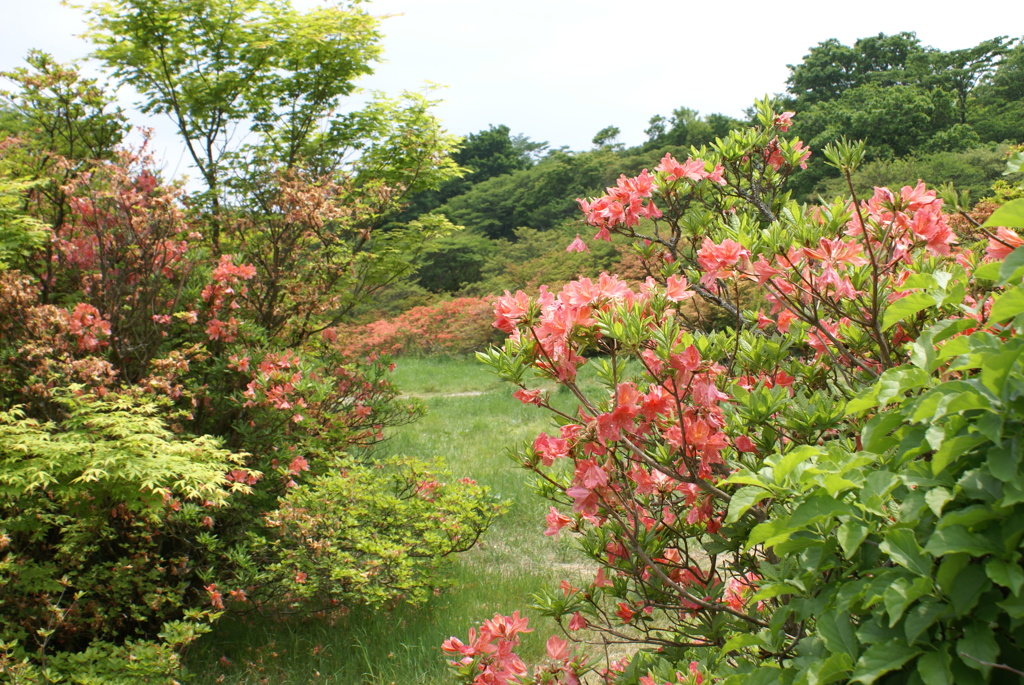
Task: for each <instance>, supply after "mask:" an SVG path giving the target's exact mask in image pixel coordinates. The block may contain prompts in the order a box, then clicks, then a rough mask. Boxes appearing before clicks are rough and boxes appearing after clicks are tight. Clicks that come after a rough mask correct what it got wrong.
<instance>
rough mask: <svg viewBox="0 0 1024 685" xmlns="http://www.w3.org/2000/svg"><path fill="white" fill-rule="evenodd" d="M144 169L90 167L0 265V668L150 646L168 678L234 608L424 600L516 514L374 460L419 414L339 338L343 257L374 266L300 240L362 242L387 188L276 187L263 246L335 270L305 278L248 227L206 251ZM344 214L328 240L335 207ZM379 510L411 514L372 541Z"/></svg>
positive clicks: (142, 653)
mask: <svg viewBox="0 0 1024 685" xmlns="http://www.w3.org/2000/svg"><path fill="white" fill-rule="evenodd" d="M151 169H152V167H151V163H150V160H149V159H148V157H147V156H146V155H145V153H144V152H138V151H136V152H130V151H121V152H120V153H118V154H117V155H116V156H115V159H114V160H112V161H109V162H96V163H94V164H93V165H92V166H91V167H89V170H88V172H87V173H81V174H78V175H76V176H74V177H73V178H72V179H71V180H70V181H68V182H67V183H66V184H65V185H64V186H63V192H64V193H65V196H64V197H65V199H66V201H67V214H66V218H65V220H64V221H63V222H62V223H60V224H59V225H58V226H55V227H53V228H51V229H49V230H48V236H47V237H48V240H47V242H46V244H45V246H44V248H43V249H39V250H32V249H20V248H19V250H18V251H15V252H13V253H12V254H13V255H14V256H15V257H17V259H13V260H12V263H11V264H10V265H9V266H11V267H17V268H16V269H15V268H10V269H4V270H3V271H0V433H2V434H3V435H2V441H0V490H2V495H3V497H2V498H0V554H2V556H0V585H2V586H3V591H2V592H0V615H2V616H3V620H2V621H0V624H2V628H0V643H2V645H3V650H5V651H4V656H3V657H0V658H2V661H0V669H8V667H10V668H14V667H15V665H18V666H17V667H18V668H19V669H21V670H23V671H24V672H25V673H29V674H32V673H37V672H41V671H42V670H45V669H46V668H47V667H50V668H71V667H72V666H71V664H74V663H78V662H79V661H80V660H81V659H82V658H84V657H83V656H82V655H87V654H94V655H99V656H98V657H97V658H99V657H102V658H103V659H107V660H108V662H104V664H100V665H96V666H95V668H92V671H91V672H93V673H94V676H93V677H94V678H95V679H96V680H103V681H109V678H108V675H109V674H108V673H107V670H105V669H107V668H108V667H109V670H110V671H111V672H115V671H117V669H116V665H115V664H112V663H110V662H109V660H110V659H115V658H118V656H119V655H120V656H122V657H123V656H125V655H137V656H138V658H140V659H142V658H145V659H147V660H148V661H147V662H146V664H147V665H146V666H145V668H140V669H136V671H135V672H136V674H137V675H140V674H141V675H140V677H141V676H142V675H146V676H148V675H153V677H154V678H157V677H162V678H163V680H161V681H160V682H170V681H171V680H172V679H173V677H174V668H175V665H176V663H177V661H176V656H175V654H176V652H175V650H177V649H180V648H181V647H182V646H183V645H184V644H186V643H187V642H188V641H189V640H191V639H192V638H194V637H195V635H197V634H198V633H199V632H201V631H202V629H203V628H204V626H205V624H207V623H209V622H210V621H212V620H213V619H215V618H216V617H217V616H219V615H220V614H221V613H222V612H223V611H224V610H247V609H256V608H258V609H259V610H260V611H261V612H262V613H263V614H264V615H270V616H275V615H284V614H286V613H290V612H294V611H300V610H301V611H307V612H309V611H340V610H343V609H344V608H345V606H346V605H350V604H354V603H359V602H364V603H372V604H381V603H385V602H394V601H399V600H406V601H422V599H424V598H425V596H426V595H427V594H428V591H429V590H430V589H432V588H433V587H434V584H435V582H436V571H437V569H438V568H439V565H440V563H441V562H442V561H443V560H444V559H445V558H446V557H447V556H449V555H451V554H453V553H455V552H458V551H462V550H464V549H466V548H468V547H469V546H471V545H472V544H473V542H474V541H475V540H476V539H477V537H478V536H479V535H480V533H481V532H482V531H483V530H484V529H485V528H486V527H487V525H488V524H489V523H490V521H491V519H492V518H493V516H494V515H496V514H497V512H498V511H500V507H499V506H498V505H497V504H496V503H494V502H492V501H491V500H490V498H489V497H488V496H487V493H486V491H485V489H484V488H481V487H479V486H477V485H475V484H473V483H467V482H460V481H458V480H455V479H449V478H447V476H446V475H445V473H444V471H443V469H441V468H440V467H439V466H438V465H435V464H418V463H414V462H411V461H408V460H395V461H394V463H390V462H389V463H380V464H375V463H372V462H371V460H370V458H369V456H367V453H366V452H365V450H363V449H362V448H363V447H365V446H368V445H371V444H373V443H375V442H377V441H379V440H380V439H381V438H382V437H383V430H384V429H385V427H387V426H391V425H396V424H400V423H402V422H406V421H409V420H412V419H414V418H416V417H417V416H419V413H420V409H419V407H418V406H416V405H415V404H408V403H403V402H399V401H398V399H397V391H396V390H395V388H394V387H393V386H392V384H391V383H390V381H389V368H388V365H387V364H386V363H384V362H381V361H379V360H378V361H374V362H364V361H358V362H357V361H353V360H352V358H351V356H350V355H349V353H348V351H347V350H346V349H344V348H343V347H342V346H341V345H339V343H338V341H337V339H336V337H335V336H332V335H331V334H330V333H328V331H333V330H334V329H333V328H332V325H334V324H336V323H337V321H338V317H339V316H340V313H339V311H340V310H343V309H344V307H345V304H344V303H343V302H342V300H346V301H347V298H351V297H352V296H353V293H352V292H349V291H346V288H347V285H348V281H346V280H345V278H347V277H348V276H345V277H344V278H343V277H342V275H343V274H347V273H349V272H347V271H346V269H345V267H344V266H343V265H342V262H343V261H344V259H345V256H344V255H345V254H347V255H348V257H349V258H351V259H360V258H361V257H355V256H353V254H352V252H353V251H352V248H351V244H349V247H347V248H346V247H342V243H345V240H344V239H342V237H338V239H337V244H336V245H335V247H336V248H337V249H336V250H334V251H333V252H332V253H331V254H330V255H329V257H330V258H331V260H332V261H331V263H330V264H320V265H317V264H315V263H312V262H311V257H310V255H309V253H308V250H307V248H309V245H308V242H309V240H306V238H308V236H309V235H311V231H312V230H313V228H316V229H317V230H319V231H320V232H321V235H326V233H325V232H326V231H328V230H329V229H330V230H337V231H339V232H341V233H345V232H346V231H348V230H350V229H351V231H353V232H356V233H358V231H356V229H355V228H352V226H350V225H348V224H346V223H345V222H344V221H342V219H345V221H349V222H352V223H354V224H356V225H360V217H359V216H358V215H359V213H360V212H361V211H364V210H365V211H367V212H371V213H373V214H374V216H378V215H379V214H380V213H381V212H382V211H384V208H382V206H381V203H386V202H387V201H388V200H387V197H386V194H385V195H382V196H380V197H378V198H377V199H378V200H379V201H380V202H379V203H377V204H373V205H372V206H370V207H364V206H363V205H362V204H360V203H359V202H356V201H355V200H353V198H352V197H351V196H344V197H341V196H336V195H332V194H331V193H332V192H333V191H331V192H328V191H330V190H331V188H333V186H332V185H331V184H326V183H312V182H311V183H307V184H306V185H303V184H302V183H301V182H300V181H299V180H296V179H286V180H284V181H282V184H283V187H282V188H280V189H279V192H280V194H281V195H282V196H283V197H282V199H281V201H280V203H279V206H280V207H281V208H283V209H282V210H281V211H282V212H285V211H287V215H286V216H284V217H279V218H278V225H279V227H283V228H282V230H281V231H280V232H278V233H274V232H268V235H270V237H271V238H272V237H274V235H277V236H278V237H279V238H280V239H281V240H284V241H286V242H287V241H292V242H289V243H288V244H289V245H290V246H291V248H292V251H291V252H290V253H288V258H289V259H292V260H293V261H294V260H305V262H306V264H305V265H306V266H307V267H308V268H309V269H311V270H314V271H315V270H317V269H318V268H319V267H322V268H320V270H319V271H316V273H317V274H318V275H319V276H318V277H322V280H319V281H318V280H316V279H315V278H313V277H312V276H310V278H309V279H307V281H306V282H304V284H303V287H302V288H298V287H297V286H295V284H294V283H293V281H292V280H291V279H292V278H293V277H294V275H293V274H291V273H290V272H288V273H287V276H285V275H282V274H283V273H285V272H287V268H285V267H287V263H283V262H279V263H276V265H275V268H278V269H280V271H274V269H272V268H270V267H269V266H267V265H266V264H265V263H262V262H257V263H254V262H253V261H250V259H249V258H248V257H249V256H250V255H248V254H247V253H246V251H245V250H246V248H248V247H251V241H252V240H253V238H252V236H250V235H247V234H246V233H245V232H244V230H243V228H240V227H238V226H234V225H226V226H225V230H224V231H223V233H222V235H221V237H222V239H223V240H224V241H225V242H227V241H228V240H229V239H230V240H234V241H235V242H236V245H237V246H238V250H237V251H235V252H230V253H228V252H225V253H222V254H216V255H214V254H211V253H210V250H209V249H208V247H207V245H206V244H205V242H204V240H203V237H202V235H201V233H200V231H199V230H198V226H197V224H194V223H192V222H191V221H190V220H189V219H188V218H187V216H186V212H185V210H184V207H183V203H182V198H181V193H180V192H179V191H177V190H175V189H174V188H168V187H167V186H165V185H163V184H161V183H160V182H159V180H158V179H157V178H156V176H155V175H154V173H153V172H152V170H151ZM15 189H17V188H15ZM265 190H266V191H267V192H268V193H272V192H273V187H268V188H267V189H265ZM349 190H351V188H350V189H349ZM378 190H380V189H378ZM21 191H22V192H32V188H31V187H23V188H21ZM374 192H375V193H376V192H377V191H374ZM295 197H300V198H301V199H302V202H299V201H298V200H295V202H294V203H292V204H299V205H301V207H300V208H301V209H303V210H308V211H306V212H300V211H299V209H298V208H296V207H294V206H292V204H289V202H291V200H289V198H292V199H294V198H295ZM325 198H326V199H325ZM314 200H316V201H314ZM342 201H345V202H349V201H351V202H352V204H351V206H350V207H349V208H348V209H347V210H346V211H345V212H341V210H339V209H338V208H337V207H334V211H335V214H328V219H331V220H332V221H334V220H336V221H335V223H332V224H331V226H325V225H324V224H323V221H324V218H323V216H322V214H323V213H324V212H326V210H325V209H324V207H323V203H324V202H327V203H328V204H329V203H330V202H335V203H340V202H342ZM318 202H320V204H318ZM349 210H350V211H349ZM341 213H343V214H344V215H345V216H344V217H340V214H341ZM336 214H338V215H339V216H335V215H336ZM303 222H306V224H307V225H306V229H308V230H303V229H302V228H301V224H302V223H303ZM28 228H31V229H32V230H40V229H39V228H38V226H37V225H35V224H33V225H32V226H28ZM284 229H287V230H284ZM26 230H27V229H26ZM360 230H365V229H360ZM304 236H305V237H306V238H304ZM264 238H266V236H264ZM303 240H306V243H303V242H302V241H303ZM23 242H25V244H31V241H23ZM260 245H261V246H265V245H266V243H265V242H261V243H260ZM276 254H278V255H279V256H280V255H282V254H283V252H282V250H277V252H276ZM4 257H5V258H10V255H8V254H7V253H6V252H5V254H4ZM392 258H394V259H397V257H395V256H394V255H392V256H391V257H389V259H392ZM325 259H327V256H325ZM348 264H349V265H350V266H351V260H350V261H349V262H348ZM367 268H368V269H370V270H371V271H372V270H374V269H376V265H373V266H372V267H367ZM339 274H342V275H339ZM367 278H369V276H368V277H367ZM371 280H372V279H371ZM318 287H319V288H321V290H320V291H319V293H320V295H322V298H321V300H320V301H316V294H317V292H318V291H317V288H318ZM332 288H334V289H337V290H339V291H344V292H335V291H332ZM319 333H324V334H322V335H321V334H319ZM443 480H451V481H452V482H450V483H448V484H447V485H443V486H442V485H441V482H442V481H443ZM423 483H434V484H436V485H434V486H432V488H433V489H430V491H429V492H426V491H422V492H421V491H420V490H419V488H420V486H421V484H423ZM342 504H343V505H344V507H343V508H344V509H345V511H344V512H342V511H341V510H339V509H338V508H337V506H340V505H342ZM342 513H344V515H345V516H347V517H349V518H348V519H346V520H347V521H348V522H349V525H341V524H340V522H341V521H342V518H341V515H342ZM314 515H316V516H325V517H338V525H334V526H332V527H330V528H329V529H323V528H321V527H319V526H320V524H319V523H315V524H314V522H313V521H312V520H311V518H310V517H311V516H314ZM381 516H382V517H393V520H394V521H395V524H394V525H393V526H390V527H385V528H386V530H384V529H377V528H374V529H370V530H369V531H368V530H366V529H365V527H364V526H363V523H364V522H365V521H366V520H372V519H374V518H376V517H381ZM353 521H358V522H359V524H358V525H356V524H354V523H353ZM310 526H312V527H313V528H316V529H317V531H318V532H313V531H311V530H310V529H309V528H310ZM377 533H380V535H377ZM368 534H369V536H368ZM257 561H258V564H257ZM300 577H301V578H302V579H303V582H301V583H300V582H298V580H297V579H298V578H300ZM340 578H345V579H346V580H345V581H344V582H339V579H340ZM307 588H310V589H315V591H313V592H307V591H305V590H306V589H307ZM19 664H20V665H19ZM58 665H60V666H58ZM146 669H150V671H151V672H150V671H147V670H146ZM123 670H124V669H122V671H123ZM83 672H85V671H84V670H83ZM53 673H55V674H56V673H59V671H53ZM25 677H26V678H28V677H30V675H26V676H25ZM47 677H49V676H47Z"/></svg>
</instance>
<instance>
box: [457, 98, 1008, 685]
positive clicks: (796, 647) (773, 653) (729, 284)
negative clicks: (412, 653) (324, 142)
mask: <svg viewBox="0 0 1024 685" xmlns="http://www.w3.org/2000/svg"><path fill="white" fill-rule="evenodd" d="M792 116H793V114H792V113H791V112H784V113H776V112H774V111H772V110H771V108H770V106H769V104H768V103H767V102H762V103H759V104H758V105H757V122H758V123H757V125H756V126H754V127H752V128H750V129H747V130H745V131H733V132H731V133H730V134H729V136H728V137H726V138H725V139H722V140H718V141H716V142H715V144H713V145H711V146H709V147H704V148H700V149H693V150H691V154H690V157H689V158H688V159H686V160H684V161H679V160H676V159H675V158H673V157H672V156H670V155H666V156H665V158H664V159H663V160H662V161H661V163H660V164H659V165H658V166H657V167H656V168H655V169H654V170H653V171H647V170H645V171H643V172H642V173H640V174H639V175H638V176H636V177H633V178H627V177H625V176H623V177H621V178H620V179H619V181H618V182H617V184H616V186H615V187H612V188H609V189H608V190H607V194H606V195H604V196H602V197H598V198H594V199H589V200H581V201H580V207H581V209H582V211H583V213H584V217H585V221H586V222H587V223H588V224H589V225H591V226H592V227H593V228H595V229H596V235H594V238H593V239H595V240H607V239H609V238H610V236H611V234H612V233H617V234H620V235H622V236H625V237H627V238H629V239H631V241H632V242H633V249H634V251H635V254H636V255H637V258H638V259H639V260H640V261H641V262H642V263H643V264H644V265H645V267H646V269H647V270H648V272H649V273H650V276H649V278H648V279H647V280H646V281H645V282H643V283H642V284H640V285H639V286H631V285H630V284H629V283H627V282H626V281H623V280H621V279H620V278H618V277H616V276H614V275H608V274H603V275H601V277H600V278H597V279H589V278H583V279H579V280H577V281H574V282H571V283H568V284H566V285H565V286H564V287H562V288H561V289H560V290H558V291H557V292H555V291H548V290H547V289H542V290H541V292H540V294H539V295H538V296H535V297H530V296H528V295H527V294H525V293H523V292H518V293H515V294H511V293H506V294H505V296H503V297H502V298H500V299H499V300H498V302H497V303H496V306H495V314H496V322H495V325H496V326H497V327H498V328H500V329H501V330H503V331H505V332H506V333H508V335H509V338H508V340H507V341H506V342H505V343H504V344H503V345H502V346H500V347H495V348H492V349H491V350H490V351H489V352H486V353H482V354H480V355H479V356H480V358H481V360H482V361H483V362H484V363H486V364H488V365H489V366H491V367H492V368H493V369H494V370H495V372H496V373H498V374H499V375H500V376H501V377H502V378H504V379H505V380H507V381H509V382H510V383H512V384H513V385H515V386H517V389H516V390H515V392H514V394H515V396H516V397H517V398H518V399H519V400H520V401H522V402H525V403H528V404H532V405H536V406H537V408H538V410H540V411H545V412H548V413H550V414H551V415H552V417H553V418H554V421H555V423H554V426H553V428H552V429H551V430H550V431H545V432H543V433H541V434H540V435H538V436H537V438H536V439H535V440H534V441H533V443H532V444H529V445H525V446H523V447H522V448H520V449H518V450H517V451H516V453H515V454H516V459H517V461H518V462H519V463H520V465H521V466H522V467H523V468H524V469H526V470H528V471H530V472H532V473H533V475H534V482H535V487H536V490H537V492H538V493H539V494H540V495H541V496H543V497H545V498H547V499H549V500H550V501H551V507H550V509H549V513H548V515H547V517H546V518H547V520H546V530H545V531H544V533H545V534H547V535H552V536H558V535H571V536H572V537H573V539H574V541H575V543H576V544H577V545H578V546H579V548H580V549H581V550H582V552H583V553H584V554H585V555H586V557H588V558H589V559H590V560H592V562H593V563H594V568H593V575H592V576H591V577H590V578H589V579H588V580H586V581H585V582H582V583H580V582H579V581H578V580H574V579H566V581H564V582H563V583H562V584H561V587H560V588H559V589H557V590H552V591H547V590H542V591H541V592H540V593H539V594H538V595H537V596H536V598H535V602H534V604H533V610H534V611H536V612H538V613H539V614H541V615H545V616H549V617H551V618H552V619H554V620H555V621H556V622H557V624H558V625H559V626H560V627H561V629H562V637H561V638H558V639H563V638H564V639H568V640H571V641H575V642H582V643H584V645H583V647H582V651H583V653H589V654H598V653H606V650H607V649H608V648H609V647H612V646H615V648H616V649H617V650H618V651H619V652H620V653H622V652H623V651H625V652H626V653H628V654H630V655H629V656H627V657H625V658H623V659H620V660H618V661H613V662H610V663H609V662H605V663H591V662H587V661H586V660H585V659H577V660H571V659H570V660H567V661H565V662H564V664H565V665H566V668H564V669H561V670H558V671H557V672H556V671H552V670H550V669H549V668H547V667H546V666H540V667H538V668H537V669H535V670H534V671H532V672H531V671H530V670H529V669H528V668H527V666H526V665H524V664H522V663H521V662H520V661H518V660H517V659H518V658H517V657H514V648H515V639H514V636H513V635H511V634H510V633H511V631H510V630H505V632H502V630H501V629H500V626H498V623H499V622H497V618H496V619H494V620H493V621H492V622H491V623H490V624H488V623H485V624H484V627H482V628H481V629H480V631H479V632H477V631H476V630H475V629H474V630H472V631H471V632H470V636H469V641H468V642H465V643H463V642H462V641H461V640H456V639H454V638H453V639H452V640H449V641H448V642H446V643H445V645H444V646H443V648H444V650H445V651H446V652H447V653H448V654H449V655H450V659H451V663H452V668H453V672H454V673H455V674H456V676H457V678H458V679H459V680H460V681H462V682H473V683H505V682H533V683H552V682H563V683H576V682H579V681H580V679H581V678H583V677H584V676H585V674H586V673H588V672H596V675H597V677H598V679H599V680H601V681H603V682H614V683H619V684H622V685H626V684H628V685H636V684H640V685H661V684H662V683H694V682H723V683H755V684H756V683H776V682H782V683H833V682H856V683H866V684H867V683H874V682H900V683H904V682H910V683H913V682H918V683H929V684H931V683H954V682H955V683H958V684H959V683H982V682H1016V681H1017V680H1018V679H1019V677H1020V676H1021V675H1022V674H1024V651H1022V647H1024V634H1022V633H1021V625H1022V624H1021V621H1020V618H1021V616H1022V613H1021V609H1020V606H1021V601H1022V599H1024V594H1022V593H1024V567H1022V555H1021V551H1020V550H1021V540H1022V537H1024V536H1022V533H1024V528H1021V521H1022V520H1024V518H1022V517H1024V509H1022V508H1021V503H1022V502H1024V498H1020V497H1018V494H1017V493H1018V490H1019V471H1020V467H1021V456H1022V455H1021V446H1020V444H1019V434H1020V427H1019V421H1020V420H1021V418H1022V417H1024V415H1022V414H1021V413H1020V412H1021V407H1020V403H1019V389H1020V388H1021V387H1022V386H1021V381H1022V379H1024V369H1022V368H1021V363H1020V351H1021V349H1022V348H1021V345H1020V342H1021V338H1020V333H1021V331H1022V326H1024V316H1022V314H1024V285H1022V276H1024V250H1016V249H1015V248H1017V247H1018V246H1020V245H1021V238H1020V237H1019V236H1018V234H1017V233H1016V232H1015V231H1014V228H1017V229H1019V228H1020V227H1024V208H1022V207H1021V203H1019V202H1017V203H1010V204H1008V205H1006V206H1005V207H1003V208H1001V209H999V210H997V211H996V212H995V213H993V214H992V216H990V217H989V218H988V220H987V221H986V222H985V224H984V225H978V224H977V222H975V221H972V220H971V217H970V216H969V215H967V214H964V215H962V216H961V219H960V220H961V221H962V222H966V224H965V225H966V226H967V227H968V228H967V229H965V230H961V232H960V233H957V232H956V231H954V230H953V228H952V227H951V222H950V214H949V212H948V211H947V210H948V209H949V208H948V206H947V205H946V203H945V202H944V200H943V199H942V198H940V197H939V195H938V194H937V193H936V191H935V190H933V189H929V188H928V187H927V185H926V184H924V183H918V184H917V185H916V186H907V187H904V188H902V189H900V190H890V189H886V188H876V189H875V190H874V192H873V194H872V196H871V197H867V198H861V197H856V196H851V197H847V198H841V199H837V200H835V201H833V202H830V203H827V204H822V205H815V206H805V205H799V204H797V203H795V202H793V201H792V200H791V198H790V196H789V194H788V192H787V191H786V181H787V178H788V177H789V176H790V175H791V174H792V172H793V171H794V170H796V169H798V168H800V166H801V165H803V164H804V163H805V162H806V160H807V158H808V156H809V155H810V154H811V153H810V151H809V150H807V149H806V148H805V147H804V146H803V144H802V143H801V142H800V141H798V140H793V139H790V138H788V137H787V135H786V133H787V129H788V128H789V126H790V123H791V118H792ZM824 155H825V157H826V159H827V161H828V162H829V163H830V164H832V165H833V166H835V167H837V168H838V169H839V170H840V172H841V173H842V174H843V175H844V176H845V177H846V178H847V181H848V183H849V182H850V178H851V174H852V173H853V171H854V170H855V169H856V168H857V166H858V165H859V164H860V162H861V160H862V159H863V146H862V145H859V144H853V143H847V142H846V141H841V142H839V143H837V144H835V145H833V146H830V147H828V148H826V150H824ZM850 187H851V189H852V185H851V186H850ZM577 247H578V246H577ZM745 283H751V284H754V285H755V286H756V292H751V290H750V289H749V288H743V287H741V286H742V285H743V284H745ZM693 298H701V299H702V300H703V301H704V302H705V303H706V304H707V305H708V306H712V307H716V308H718V309H719V310H720V311H721V312H722V316H723V317H724V318H725V319H726V320H728V321H731V325H729V326H727V327H725V328H722V329H718V330H714V331H708V330H706V329H703V328H701V327H700V325H699V323H700V322H699V321H696V320H694V319H692V318H691V317H689V316H688V315H687V309H686V306H685V305H686V303H687V302H688V301H689V300H691V299H693ZM591 366H593V367H596V368H594V369H593V370H592V371H589V372H590V373H591V374H593V375H596V377H597V378H598V379H599V380H600V382H601V387H602V390H601V391H600V392H595V393H590V392H586V391H585V390H584V387H586V386H584V385H582V384H581V383H579V381H578V379H579V375H580V373H581V369H585V367H591ZM552 382H554V383H556V384H557V385H558V386H561V387H563V388H565V389H567V390H568V392H569V393H571V395H572V397H573V398H574V401H573V402H572V403H571V405H570V406H571V408H566V406H565V404H564V402H561V401H559V398H557V397H556V396H555V395H554V394H552V393H550V392H549V391H548V390H546V389H545V388H546V387H549V386H550V384H551V383H552ZM505 621H506V624H507V625H516V626H518V625H519V623H518V622H517V621H511V622H509V620H508V617H506V618H505ZM520 632H522V631H520ZM496 636H497V637H496ZM556 637H557V636H556ZM586 645H592V646H593V647H589V648H588V647H587V646H586ZM550 651H551V650H550V648H549V653H550ZM558 653H559V654H561V652H560V651H559V652H558Z"/></svg>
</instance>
